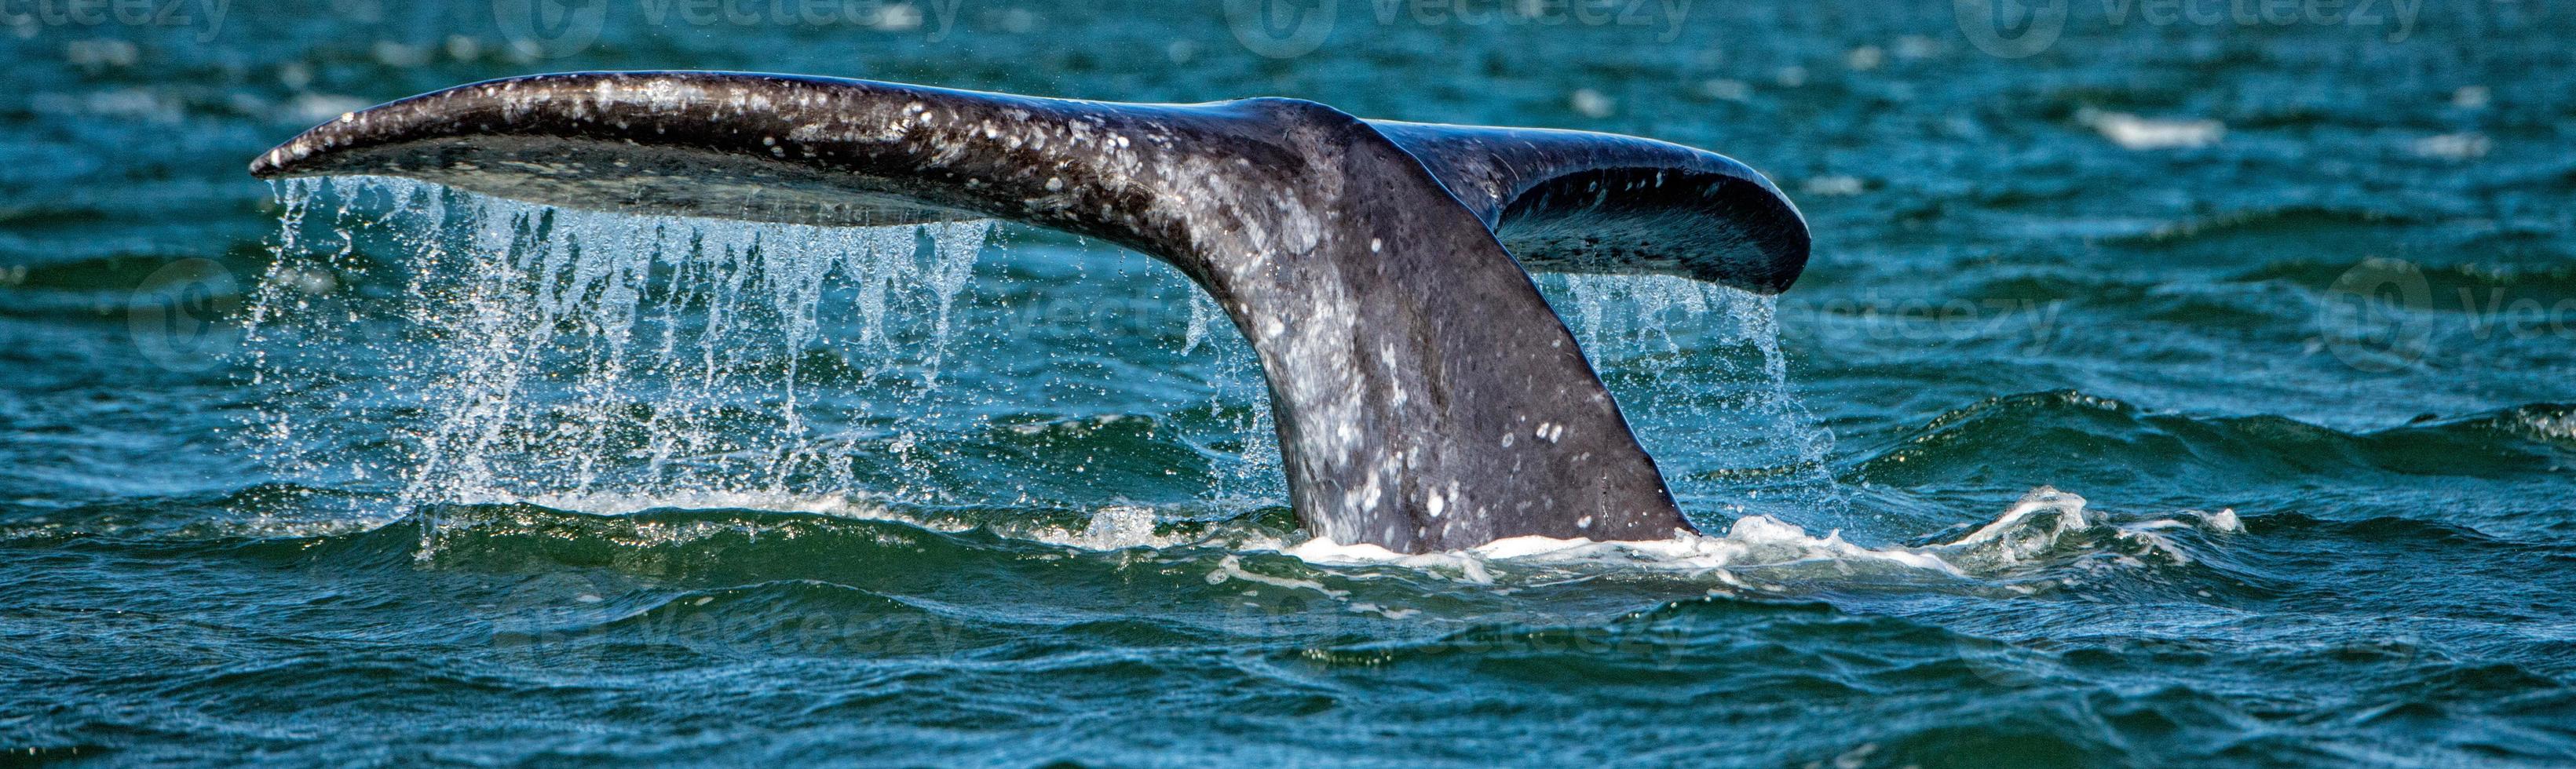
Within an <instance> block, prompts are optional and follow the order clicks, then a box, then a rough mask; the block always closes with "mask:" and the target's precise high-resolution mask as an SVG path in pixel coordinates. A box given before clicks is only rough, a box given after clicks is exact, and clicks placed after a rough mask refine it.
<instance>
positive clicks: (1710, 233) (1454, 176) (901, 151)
mask: <svg viewBox="0 0 2576 769" xmlns="http://www.w3.org/2000/svg"><path fill="white" fill-rule="evenodd" d="M251 173H252V174H253V175H255V176H259V177H261V178H277V177H288V176H317V175H333V174H373V175H390V176H404V177H410V178H415V179H421V180H425V181H430V182H436V183H439V184H445V185H449V186H453V187H458V188H463V189H467V190H472V191H476V192H481V193H486V194H491V195H498V196H502V197H508V198H515V199H519V200H526V201H533V202H537V203H544V204H550V205H556V206H563V207H567V208H580V209H592V210H604V211H624V212H634V213H652V214H678V215H688V216H703V217H717V218H730V219H743V220H752V221H772V222H793V223H801V224H820V225H873V224H896V223H904V222H921V221H937V220H943V219H957V218H997V219H1009V220H1013V221H1018V222H1024V223H1027V224H1032V225H1036V226H1040V227H1048V228H1052V229H1056V230H1062V231H1065V232H1070V233H1076V234H1080V235H1085V236H1089V237H1095V238H1100V239H1102V240H1107V241H1110V242H1113V243H1117V244H1120V245H1123V246H1126V247H1128V248H1132V249H1135V250H1137V251H1141V252H1144V253H1146V254H1149V255H1152V256H1154V257H1156V258H1159V259H1162V260H1163V261H1165V262H1168V263H1170V264H1172V265H1173V266H1174V267H1177V268H1179V269H1180V271H1181V272H1182V273H1184V274H1187V275H1188V276H1189V277H1190V278H1191V279H1192V280H1193V281H1195V282H1197V283H1198V285H1199V287H1200V288H1202V289H1205V290H1206V291H1207V293H1208V295H1209V296H1211V297H1213V298H1214V299H1215V300H1216V302H1217V303H1218V305H1220V306H1222V307H1223V308H1224V309H1225V312H1226V314H1227V316H1228V317H1230V318H1232V319H1233V321H1234V325H1235V328H1236V329H1237V330H1239V331H1241V332H1242V333H1243V335H1244V336H1245V337H1246V338H1247V339H1249V340H1250V341H1251V342H1252V346H1253V349H1254V351H1255V352H1256V353H1257V355H1258V357H1259V358H1260V361H1261V367H1262V372H1263V374H1264V375H1265V376H1266V377H1267V379H1268V381H1269V385H1270V394H1271V404H1272V408H1273V409H1274V411H1275V413H1276V416H1277V424H1278V428H1279V445H1280V450H1281V452H1282V453H1283V454H1284V455H1285V457H1284V458H1285V462H1284V467H1285V468H1286V472H1287V477H1288V490H1289V499H1290V502H1291V504H1292V505H1293V506H1294V507H1295V508H1296V511H1297V516H1298V519H1299V520H1300V521H1301V522H1302V523H1303V524H1304V525H1305V527H1306V528H1307V530H1308V531H1309V533H1311V534H1314V535H1316V536H1321V537H1325V538H1328V539H1330V540H1332V541H1335V542H1340V543H1344V544H1357V543H1368V544H1375V545H1380V546H1383V547H1386V548H1388V549H1390V550H1395V551H1399V552H1426V551H1434V550H1446V549H1458V548H1466V547H1473V546H1476V545H1480V544H1484V543H1486V542H1491V541H1493V540H1496V539H1502V538H1506V537H1515V536H1524V535H1540V536H1548V537H1558V538H1588V539H1595V540H1651V539H1665V538H1669V537H1671V536H1673V535H1675V534H1676V533H1677V532H1686V531H1690V530H1691V526H1690V524H1689V523H1688V522H1687V521H1685V520H1684V519H1683V517H1682V514H1681V512H1680V510H1679V509H1678V508H1676V507H1675V506H1674V504H1673V499H1672V495H1671V493H1670V492H1668V491H1666V489H1665V487H1664V482H1663V477H1662V476H1661V475H1660V474H1658V473H1657V472H1656V470H1655V463H1654V460H1653V458H1651V457H1648V456H1647V455H1646V452H1645V451H1644V450H1643V449H1641V448H1639V447H1638V445H1637V441H1636V439H1635V438H1634V437H1633V436H1631V435H1630V434H1629V431H1628V425H1627V421H1626V420H1625V419H1624V418H1622V417H1621V416H1620V413H1619V407H1618V405H1617V404H1615V403H1613V402H1612V401H1611V399H1610V395H1609V393H1608V392H1607V391H1605V390H1604V389H1602V386H1601V380H1600V378H1599V377H1598V376H1596V375H1595V374H1594V373H1593V371H1592V369H1591V367H1590V366H1589V365H1587V364H1586V363H1585V362H1584V359H1583V355H1582V353H1581V351H1580V350H1578V349H1577V348H1576V346H1575V340H1574V337H1573V336H1572V335H1571V334H1570V333H1568V332H1567V330H1566V327H1565V325H1564V323H1562V322H1560V321H1559V320H1558V319H1557V317H1556V314H1555V313H1554V312H1553V311H1552V310H1550V309H1549V307H1548V305H1547V302H1546V301H1545V300H1544V299H1543V298H1541V296H1540V295H1539V292H1538V290H1537V288H1536V287H1535V286H1534V285H1532V284H1531V282H1530V279H1529V276H1528V274H1527V273H1525V272H1523V271H1522V268H1523V267H1524V266H1527V267H1529V268H1531V269H1537V270H1559V271H1577V272H1622V273H1637V272H1653V273H1666V274H1676V275H1683V276H1688V277H1692V278H1697V279H1700V280H1706V281H1711V282H1717V283H1723V284H1726V285H1730V286H1735V287H1738V288H1742V289H1746V290H1750V291H1756V292H1761V293H1776V292H1779V291H1781V290H1784V289H1786V288H1787V287H1788V286H1789V284H1790V283H1791V282H1792V281H1794V280H1795V279H1796V278H1797V276H1798V273H1799V271H1800V270H1801V269H1802V268H1803V267H1804V266H1805V264H1806V260H1807V248H1808V238H1807V228H1806V223H1805V221H1804V220H1803V219H1802V218H1801V217H1800V216H1799V214H1798V212H1797V210H1796V209H1795V208H1794V207H1793V206H1791V205H1790V203H1789V201H1788V200H1787V199H1786V198H1785V197H1783V196H1782V195H1781V194H1780V192H1779V190H1778V189H1776V188H1774V187H1773V186H1772V185H1771V184H1770V183H1769V182H1768V181H1766V180H1764V179H1763V178H1762V177H1761V176H1760V175H1758V174H1755V173H1754V172H1753V171H1752V170H1750V169H1748V168H1746V167H1744V166H1743V165H1742V164H1740V163H1737V162H1735V161H1733V160H1729V159H1727V158H1725V157H1722V156H1719V155H1716V154H1712V153H1708V152H1703V151H1700V150H1695V149H1691V148H1687V147H1682V146H1679V145H1674V144H1667V143H1664V142H1657V141H1651V140H1646V139H1638V138H1634V137H1626V136H1614V135H1607V134H1592V133H1581V132H1570V131H1536V130H1520V129H1502V128H1474V127H1459V126H1434V125H1423V124H1413V123H1396V122H1385V121H1365V120H1360V119H1358V118H1354V117H1351V116H1350V115H1347V114H1344V113H1342V112H1340V111H1338V110H1335V109H1332V108H1330V107H1326V106H1323V105H1320V104H1315V103H1312V102H1305V101H1298V100H1293V99H1247V100H1242V101H1232V102H1223V103H1216V104H1202V105H1143V104H1112V103H1103V102H1087V101H1072V100H1061V99H1043V98H1033V97H1024V96H1012V95H1005V94H990V93H976V92H968V91H954V90H946V89H938V88H925V87H920V86H909V85H898V84H892V83H878V82H869V81H861V80H840V79H828V78H811V77H794V76H780V75H753V74H735V73H710V72H638V73H572V74H560V75H539V76H533V77H523V78H512V79H507V80H496V81H491V82H485V83H477V84H473V85H467V86H460V87H457V88H451V89H448V90H444V91H439V92H436V93H431V94H426V95H422V96H416V97H412V98H409V99H404V100H402V101H397V102H393V103H390V104H386V105H383V106H378V107H374V108H371V109H367V110H364V111H360V112H356V113H351V114H349V115H344V116H342V117H341V118H340V119H339V120H337V121H334V122H331V123H327V124H324V125H322V126H320V127H317V128H314V129H313V130H311V131H308V132H306V133H304V134H303V135H302V136H298V137H296V138H295V139H294V140H293V141H290V142H287V143H286V144H284V145H281V146H279V147H277V148H276V149H273V150H270V151H269V152H268V153H267V154H265V155H263V156H261V157H260V158H259V159H258V160H256V161H254V162H253V163H252V164H251ZM1515 255H1517V257H1518V260H1517V261H1515V258H1514V257H1515Z"/></svg>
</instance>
